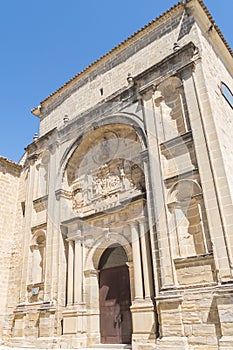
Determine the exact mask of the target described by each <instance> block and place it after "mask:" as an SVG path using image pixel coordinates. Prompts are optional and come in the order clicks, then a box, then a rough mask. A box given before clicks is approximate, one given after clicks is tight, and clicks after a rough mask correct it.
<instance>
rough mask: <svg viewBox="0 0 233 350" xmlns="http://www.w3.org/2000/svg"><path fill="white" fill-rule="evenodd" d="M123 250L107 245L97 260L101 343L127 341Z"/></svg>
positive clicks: (127, 294)
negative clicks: (98, 260)
mask: <svg viewBox="0 0 233 350" xmlns="http://www.w3.org/2000/svg"><path fill="white" fill-rule="evenodd" d="M127 260H128V259H127V255H126V253H125V250H124V249H123V247H122V246H120V245H116V244H114V245H111V246H110V247H108V248H107V249H106V250H105V251H104V253H103V254H102V256H101V259H100V262H99V270H100V273H99V305H100V333H101V343H103V344H130V343H131V336H132V321H131V312H130V305H131V295H130V279H129V271H128V266H127V265H126V262H127Z"/></svg>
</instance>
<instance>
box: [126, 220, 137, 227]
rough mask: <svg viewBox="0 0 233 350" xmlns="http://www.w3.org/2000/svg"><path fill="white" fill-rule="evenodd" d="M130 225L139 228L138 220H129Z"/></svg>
mask: <svg viewBox="0 0 233 350" xmlns="http://www.w3.org/2000/svg"><path fill="white" fill-rule="evenodd" d="M128 225H129V226H130V228H138V221H137V220H135V221H129V222H128Z"/></svg>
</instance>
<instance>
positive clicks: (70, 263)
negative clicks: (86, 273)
mask: <svg viewBox="0 0 233 350" xmlns="http://www.w3.org/2000/svg"><path fill="white" fill-rule="evenodd" d="M68 242H69V243H68V244H69V247H68V279H67V304H68V305H72V304H73V294H74V246H73V245H74V242H73V241H72V240H71V239H69V240H68Z"/></svg>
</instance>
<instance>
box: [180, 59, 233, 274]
mask: <svg viewBox="0 0 233 350" xmlns="http://www.w3.org/2000/svg"><path fill="white" fill-rule="evenodd" d="M194 68H195V73H194ZM180 75H181V77H182V80H183V86H184V91H185V96H186V101H187V107H188V112H189V119H190V125H191V129H192V134H193V140H194V144H195V152H196V157H197V161H198V169H199V173H200V177H201V182H202V189H203V196H204V199H205V208H206V214H207V218H208V225H209V231H210V236H211V239H212V242H213V248H214V257H215V263H216V268H217V269H218V270H219V276H220V280H221V281H227V280H229V279H231V254H230V248H229V242H228V236H227V233H226V230H225V228H224V224H223V218H222V215H221V207H220V205H219V204H220V202H219V197H218V192H219V188H220V187H221V186H217V184H216V181H215V178H214V171H213V166H214V167H215V170H217V169H220V168H221V167H222V165H219V164H217V163H216V162H215V163H214V162H213V160H211V152H210V149H209V147H210V146H211V143H210V142H208V133H210V132H211V133H212V134H214V133H216V130H215V126H214V125H213V120H212V119H213V117H212V115H211V112H210V110H209V106H207V108H206V109H205V118H203V115H202V112H201V104H200V97H199V96H198V92H197V88H198V89H199V90H201V91H206V86H205V82H204V80H203V73H202V68H201V62H200V61H199V63H196V66H191V67H189V68H188V69H187V68H186V70H183V71H181V72H180ZM196 81H198V86H197V87H196ZM205 101H207V94H206V99H205ZM207 116H208V125H207V126H205V125H204V123H205V121H204V119H207ZM215 142H217V136H216V139H215ZM211 147H212V148H213V147H214V146H211ZM218 151H219V148H218V147H217V148H214V152H218ZM221 159H222V158H221V157H220V158H218V160H219V162H220V161H221ZM221 164H222V163H221ZM222 179H223V178H222Z"/></svg>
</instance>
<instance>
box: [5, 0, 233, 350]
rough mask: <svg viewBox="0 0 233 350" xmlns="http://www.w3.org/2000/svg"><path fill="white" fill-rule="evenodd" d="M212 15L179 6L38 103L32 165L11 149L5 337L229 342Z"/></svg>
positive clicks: (221, 103)
mask: <svg viewBox="0 0 233 350" xmlns="http://www.w3.org/2000/svg"><path fill="white" fill-rule="evenodd" d="M211 23H212V22H211V19H210V16H209V14H208V13H207V12H206V9H205V8H204V7H203V4H202V2H201V1H199V0H190V1H187V2H186V3H185V4H183V3H179V4H178V5H177V6H175V7H174V8H172V9H171V10H169V11H168V12H167V13H166V14H164V15H162V16H161V17H159V18H158V19H157V20H156V21H154V22H152V23H151V24H149V25H148V26H146V27H145V28H144V29H142V30H141V31H139V32H138V33H137V34H135V35H134V36H133V37H132V38H130V39H129V40H128V41H126V42H124V43H123V44H121V45H120V46H119V47H118V48H117V49H115V50H113V51H111V52H110V53H109V54H107V55H106V56H104V57H103V58H102V59H100V60H99V61H98V62H96V63H94V64H93V65H92V66H91V67H89V68H87V69H86V70H85V71H84V72H82V73H80V74H79V75H77V76H76V77H74V78H73V79H72V80H71V81H70V82H68V83H67V84H65V85H64V86H63V87H62V88H61V89H59V90H58V91H57V92H55V93H54V94H52V95H51V96H50V97H49V98H47V99H46V100H44V101H43V102H42V103H41V108H39V109H37V108H36V109H34V111H33V113H34V114H36V115H37V116H39V117H40V119H41V121H40V136H39V138H38V139H35V140H34V141H33V143H32V144H30V145H29V146H28V147H27V148H26V154H25V156H24V158H23V161H22V165H18V164H14V163H13V162H11V161H9V160H7V159H5V158H3V157H0V249H1V254H0V266H1V274H0V294H1V300H0V339H1V341H0V343H1V342H2V343H3V344H5V345H10V346H13V347H16V348H18V347H35V348H90V347H94V346H96V344H97V345H98V346H102V345H101V343H132V348H133V350H137V349H144V350H150V349H158V350H165V349H167V350H168V349H171V350H174V349H176V350H179V349H180V350H186V349H195V350H196V349H200V350H203V349H213V350H215V349H216V350H217V349H224V350H225V349H232V348H233V336H232V334H233V312H232V309H233V297H232V291H233V273H232V266H233V261H232V256H233V251H232V249H233V248H232V247H233V236H232V225H233V219H232V212H233V210H232V209H233V208H232V196H233V179H232V174H233V171H232V170H233V169H232V164H233V161H232V125H233V124H232V122H231V118H232V107H231V106H230V105H229V103H227V101H226V99H225V98H224V97H223V95H222V93H221V82H224V83H225V84H227V85H228V86H229V87H231V86H232V67H233V60H232V52H231V51H230V50H229V48H228V47H227V45H226V43H225V42H224V39H223V37H222V36H221V35H220V34H219V31H218V30H216V28H215V27H214V26H213V28H212V27H211V25H212V24H211ZM210 28H212V30H210ZM174 38H176V41H177V42H176V43H175V42H174V40H175V39H174ZM129 73H130V74H129ZM100 90H101V91H100ZM100 92H101V93H100ZM64 116H66V117H64ZM64 118H65V119H64ZM121 269H122V270H121ZM119 271H120V272H119ZM112 276H114V277H112ZM103 345H104V344H103ZM116 348H118V347H116Z"/></svg>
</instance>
